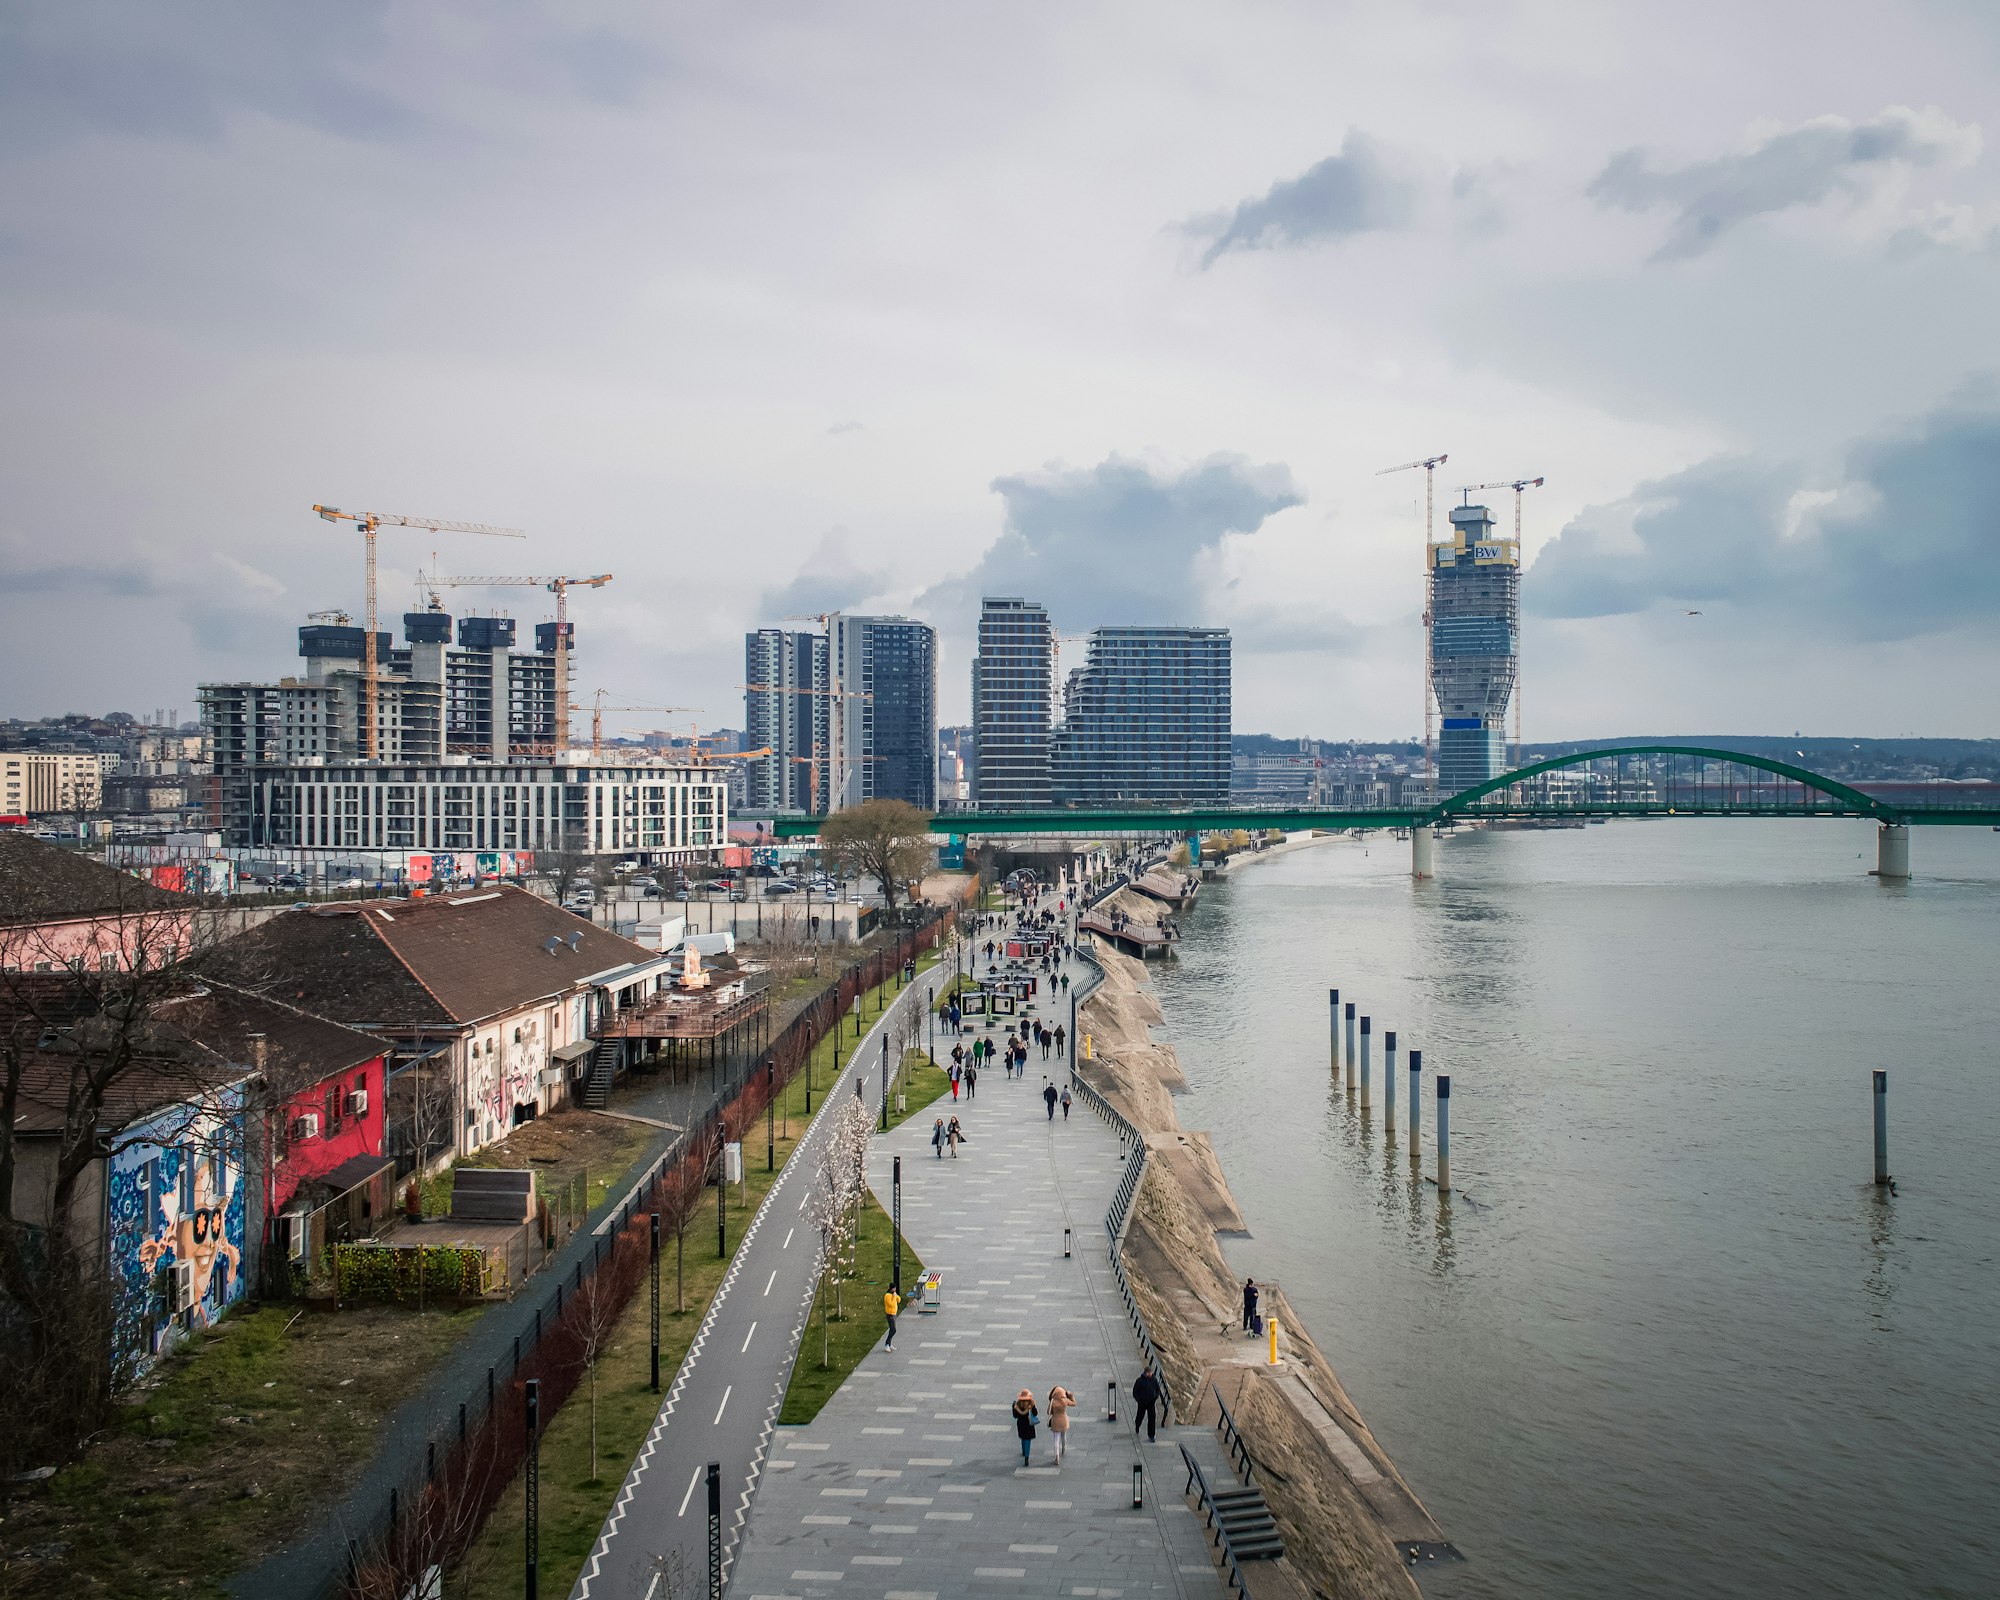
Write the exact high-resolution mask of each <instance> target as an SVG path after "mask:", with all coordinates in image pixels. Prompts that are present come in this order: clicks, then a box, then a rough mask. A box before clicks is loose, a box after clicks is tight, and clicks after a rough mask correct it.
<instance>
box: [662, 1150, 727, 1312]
mask: <svg viewBox="0 0 2000 1600" xmlns="http://www.w3.org/2000/svg"><path fill="white" fill-rule="evenodd" d="M721 1158H722V1130H721V1129H720V1128H715V1127H710V1128H706V1129H704V1130H703V1131H701V1132H700V1133H697V1134H694V1135H691V1136H690V1137H689V1139H688V1142H687V1146H686V1149H685V1150H684V1151H683V1152H682V1155H681V1158H680V1160H678V1161H676V1162H674V1163H672V1164H671V1165H670V1166H669V1167H668V1168H667V1169H666V1171H665V1172H663V1173H662V1174H661V1176H660V1226H661V1227H662V1228H664V1229H666V1230H667V1231H668V1232H669V1233H671V1234H672V1235H673V1236H674V1314H675V1315H676V1316H679V1315H681V1314H682V1313H683V1312H685V1311H686V1310H687V1273H686V1270H685V1269H686V1264H687V1234H688V1228H689V1227H690V1226H691V1225H692V1224H693V1222H694V1219H695V1215H696V1213H697V1212H699V1211H700V1210H701V1208H702V1206H701V1201H702V1196H703V1195H704V1194H706V1193H707V1191H708V1174H709V1171H710V1169H711V1168H713V1167H714V1166H715V1165H716V1164H717V1162H719V1161H720V1160H721Z"/></svg>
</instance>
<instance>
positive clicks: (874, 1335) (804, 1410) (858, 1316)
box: [778, 1196, 924, 1426]
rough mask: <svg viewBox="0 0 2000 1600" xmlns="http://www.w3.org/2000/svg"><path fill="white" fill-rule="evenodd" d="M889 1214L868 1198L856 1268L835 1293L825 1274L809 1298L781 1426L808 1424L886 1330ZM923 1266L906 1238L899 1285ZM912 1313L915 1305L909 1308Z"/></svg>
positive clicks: (910, 1285) (912, 1280)
mask: <svg viewBox="0 0 2000 1600" xmlns="http://www.w3.org/2000/svg"><path fill="white" fill-rule="evenodd" d="M891 1231H892V1230H891V1228H890V1224H889V1214H888V1213H887V1212H886V1211H884V1210H883V1209H882V1208H881V1207H880V1206H879V1205H877V1204H876V1203H875V1200H874V1198H873V1197H872V1196H871V1197H870V1198H869V1199H868V1200H867V1201H866V1202H865V1203H864V1204H863V1206H862V1210H861V1240H860V1244H859V1245H858V1247H857V1250H856V1255H855V1265H854V1271H853V1273H852V1274H851V1275H849V1276H846V1277H843V1278H842V1279H841V1281H840V1285H839V1287H838V1290H837V1291H836V1290H835V1289H834V1288H833V1287H832V1286H830V1285H829V1284H828V1283H827V1282H826V1280H825V1278H824V1277H822V1278H821V1281H820V1286H819V1293H818V1294H817V1295H816V1296H815V1298H814V1301H813V1315H812V1320H811V1321H809V1322H808V1323H807V1324H806V1331H805V1334H804V1336H803V1337H802V1338H801V1339H800V1340H799V1353H798V1356H797V1358H796V1359H795V1360H794V1361H793V1363H792V1380H791V1382H790V1383H788V1384H787V1385H786V1386H785V1403H784V1404H783V1405H782V1406H780V1407H779V1408H778V1422H779V1424H780V1425H781V1426H782V1425H790V1424H796V1423H803V1422H810V1421H812V1419H813V1418H814V1417H816V1416H818V1415H819V1413H820V1408H821V1407H822V1406H824V1405H825V1404H826V1403H827V1401H829V1400H831V1399H832V1398H833V1396H834V1392H835V1391H836V1390H838V1389H839V1388H840V1386H841V1385H842V1384H843V1383H845V1382H846V1381H847V1377H848V1374H849V1373H851V1372H853V1370H854V1369H855V1368H856V1367H858V1366H860V1365H861V1360H862V1357H864V1356H866V1355H867V1354H868V1352H869V1351H870V1350H873V1349H874V1348H875V1346H876V1344H877V1342H878V1341H879V1340H880V1339H881V1338H882V1335H883V1333H884V1332H885V1331H886V1324H884V1322H883V1320H882V1294H883V1291H884V1290H886V1289H887V1288H888V1286H889V1279H890V1273H889V1267H890V1261H889V1256H890V1235H891ZM923 1270H924V1264H923V1262H922V1260H921V1259H919V1257H918V1255H917V1253H916V1251H914V1250H913V1249H911V1248H910V1242H909V1240H907V1239H905V1240H904V1241H903V1288H904V1291H905V1292H906V1293H911V1292H913V1291H914V1290H915V1289H916V1286H917V1279H918V1277H919V1276H920V1275H921V1274H922V1273H923ZM909 1312H910V1314H912V1315H914V1314H915V1307H914V1306H912V1307H910V1308H909Z"/></svg>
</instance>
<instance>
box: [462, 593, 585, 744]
mask: <svg viewBox="0 0 2000 1600" xmlns="http://www.w3.org/2000/svg"><path fill="white" fill-rule="evenodd" d="M430 581H431V582H432V583H435V584H451V585H454V586H455V587H457V588H461V589H547V590H548V591H549V592H550V593H551V594H553V595H554V596H555V597H556V711H555V723H556V725H555V733H554V737H553V739H552V740H551V745H552V748H553V751H554V754H555V755H556V756H557V757H558V758H560V757H561V755H562V753H563V752H564V751H565V750H567V749H568V748H569V592H570V590H571V589H601V588H603V587H604V586H605V585H606V584H607V583H609V582H610V581H611V574H610V573H608V572H600V573H598V574H597V576H596V577H594V578H571V577H545V576H538V577H526V578H522V577H506V578H493V577H465V578H439V577H433V578H432V579H431V580H430Z"/></svg>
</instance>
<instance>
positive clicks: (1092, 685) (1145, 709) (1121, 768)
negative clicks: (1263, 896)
mask: <svg viewBox="0 0 2000 1600" xmlns="http://www.w3.org/2000/svg"><path fill="white" fill-rule="evenodd" d="M1229 680H1230V662H1229V630H1228V629H1227V628H1164V627H1162V628H1099V629H1097V630H1096V631H1095V632H1094V633H1092V634H1091V636H1090V642H1089V646H1088V654H1087V656H1086V657H1085V660H1084V664H1083V665H1082V666H1080V667H1078V668H1077V669H1076V670H1075V671H1074V672H1072V673H1071V674H1070V675H1069V680H1068V682H1067V683H1065V684H1064V685H1063V724H1062V727H1061V728H1060V729H1059V730H1058V731H1057V733H1056V736H1055V791H1056V799H1057V800H1058V801H1059V802H1061V803H1062V804H1065V805H1086V806H1093V805H1151V806H1187V805H1226V804H1227V803H1228V801H1229V769H1230V750H1229V721H1230V706H1229Z"/></svg>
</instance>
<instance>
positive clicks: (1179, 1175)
mask: <svg viewBox="0 0 2000 1600" xmlns="http://www.w3.org/2000/svg"><path fill="white" fill-rule="evenodd" d="M1136 899H1137V897H1135V896H1132V895H1131V893H1130V891H1124V892H1121V893H1120V894H1118V895H1116V896H1114V897H1112V901H1111V902H1110V903H1111V904H1112V905H1115V906H1119V908H1120V909H1124V910H1127V911H1129V912H1131V913H1133V914H1134V915H1141V914H1143V913H1144V907H1143V904H1142V903H1135V904H1129V905H1125V904H1121V902H1125V901H1128V900H1136ZM1095 953H1096V956H1097V959H1098V962H1099V964H1100V965H1101V966H1102V968H1103V970H1104V974H1105V981H1104V982H1103V984H1102V985H1100V986H1099V987H1098V989H1097V990H1096V991H1095V992H1093V994H1092V995H1091V997H1090V998H1089V1000H1087V1001H1086V1002H1085V1003H1084V1005H1083V1007H1082V1010H1081V1012H1080V1022H1081V1026H1082V1028H1083V1031H1084V1032H1085V1034H1086V1035H1087V1037H1088V1038H1089V1040H1090V1042H1091V1053H1090V1056H1089V1058H1088V1059H1086V1060H1085V1061H1083V1062H1082V1063H1080V1067H1079V1070H1080V1071H1081V1073H1082V1075H1083V1076H1084V1077H1085V1078H1087V1079H1088V1080H1089V1081H1090V1083H1091V1084H1092V1086H1093V1087H1095V1088H1096V1089H1098V1090H1099V1092H1101V1093H1102V1094H1104V1095H1105V1096H1106V1098H1108V1099H1109V1100H1111V1101H1112V1103H1113V1104H1114V1105H1116V1106H1117V1107H1118V1109H1119V1110H1120V1111H1121V1112H1122V1113H1123V1114H1124V1115H1125V1116H1126V1117H1127V1118H1129V1119H1130V1120H1131V1122H1132V1123H1133V1124H1134V1125H1135V1126H1136V1127H1138V1128H1139V1129H1140V1130H1141V1132H1142V1133H1143V1135H1144V1136H1145V1139H1146V1145H1147V1150H1148V1153H1149V1156H1150V1157H1151V1159H1149V1160H1148V1162H1147V1167H1146V1178H1145V1182H1144V1183H1143V1184H1142V1185H1141V1187H1140V1191H1139V1195H1138V1198H1137V1201H1136V1203H1135V1205H1134V1208H1133V1215H1132V1222H1131V1225H1130V1228H1129V1230H1128V1233H1127V1236H1126V1269H1127V1272H1128V1274H1129V1276H1130V1277H1131V1280H1132V1286H1133V1292H1134V1294H1135V1295H1137V1296H1138V1298H1139V1301H1140V1305H1141V1308H1142V1310H1143V1311H1144V1312H1145V1315H1146V1320H1147V1323H1148V1326H1149V1328H1150V1329H1151V1332H1152V1335H1153V1341H1154V1345H1155V1347H1156V1348H1157V1349H1158V1351H1159V1353H1160V1358H1161V1362H1162V1364H1163V1365H1164V1367H1165V1369H1166V1374H1167V1379H1168V1382H1169V1384H1170V1385H1171V1387H1172V1391H1173V1395H1174V1402H1175V1410H1176V1413H1177V1414H1178V1415H1179V1417H1180V1418H1181V1420H1183V1421H1189V1422H1193V1421H1203V1422H1212V1421H1213V1420H1214V1419H1215V1418H1216V1416H1217V1412H1218V1399H1217V1396H1218V1394H1219V1395H1220V1397H1221V1398H1220V1403H1221V1404H1226V1405H1227V1406H1228V1407H1229V1409H1230V1412H1231V1414H1232V1416H1233V1417H1234V1418H1235V1421H1236V1424H1237V1427H1238V1428H1239V1430H1240V1431H1241V1432H1242V1434H1243V1436H1244V1440H1245V1442H1246V1444H1247V1445H1248V1448H1249V1450H1250V1453H1251V1456H1252V1458H1253V1461H1254V1463H1255V1466H1256V1470H1257V1478H1258V1483H1259V1486H1260V1487H1261V1488H1262V1489H1263V1491H1264V1495H1265V1498H1266V1500H1267V1501H1268V1502H1269V1503H1270V1505H1271V1508H1272V1510H1273V1512H1274V1513H1275V1515H1276V1516H1277V1518H1278V1520H1279V1522H1280V1524H1281V1526H1282V1528H1283V1531H1284V1534H1285V1546H1286V1551H1287V1560H1288V1561H1289V1562H1290V1563H1291V1564H1293V1565H1295V1566H1296V1568H1297V1569H1298V1572H1299V1575H1300V1577H1301V1578H1303V1579H1304V1580H1305V1581H1306V1582H1307V1583H1308V1584H1309V1585H1310V1586H1311V1587H1313V1588H1314V1589H1316V1590H1318V1591H1320V1592H1322V1593H1327V1594H1339V1595H1350V1594H1356V1595H1370V1596H1377V1595H1379V1596H1385V1597H1386V1596H1398V1597H1402V1600H1409V1597H1411V1596H1414V1595H1416V1594H1417V1592H1418V1591H1417V1588H1416V1584H1415V1582H1414V1580H1413V1578H1412V1577H1411V1575H1410V1570H1409V1563H1408V1560H1407V1555H1406V1552H1407V1550H1408V1548H1409V1547H1410V1546H1417V1547H1420V1548H1421V1547H1426V1546H1435V1545H1442V1544H1443V1542H1444V1535H1443V1533H1442V1532H1441V1531H1440V1530H1439V1528H1438V1527H1437V1524H1436V1523H1435V1522H1434V1521H1433V1520H1432V1518H1431V1517H1430V1514H1429V1513H1428V1512H1427V1511H1426V1510H1425V1509H1424V1507H1423V1504H1422V1502H1421V1501H1419V1500H1418V1499H1417V1497H1416V1495H1415V1493H1414V1492H1413V1491H1412V1490H1411V1489H1410V1487H1409V1485H1408V1484H1406V1483H1405V1482H1404V1481H1403V1479H1402V1476H1401V1475H1400V1474H1399V1473H1398V1472H1397V1470H1396V1467H1395V1464H1394V1463H1393V1462H1392V1461H1391V1460H1390V1459H1389V1456H1388V1453H1387V1452H1386V1451H1385V1450H1384V1449H1383V1448H1382V1447H1381V1445H1380V1443H1379V1442H1378V1441H1377V1440H1376V1439H1375V1436H1374V1435H1373V1433H1372V1432H1370V1431H1369V1428H1368V1425H1367V1423H1366V1422H1365V1421H1364V1420H1363V1419H1362V1417H1361V1415H1360V1413H1359V1412H1358V1411H1357V1410H1356V1408H1355V1406H1354V1403H1353V1401H1352V1400H1351V1399H1350V1398H1349V1396H1348V1394H1347V1392H1346V1390H1345V1389H1343V1388H1342V1387H1341V1384H1340V1380H1339V1379H1338V1377H1337V1376H1336V1375H1335V1373H1334V1370H1333V1367H1332V1364H1331V1363H1330V1362H1329V1361H1328V1360H1327V1359H1326V1357H1325V1355H1324V1354H1323V1353H1322V1352H1321V1350H1320V1348H1319V1346H1318V1345H1317V1344H1316V1343H1315V1342H1314V1340H1313V1338H1312V1336H1311V1335H1310V1334H1309V1333H1308V1332H1307V1331H1306V1330H1305V1328H1304V1327H1303V1326H1302V1325H1301V1324H1300V1322H1299V1320H1298V1318H1297V1316H1296V1315H1295V1314H1294V1313H1293V1310H1292V1308H1291V1305H1290V1303H1289V1302H1288V1301H1287V1300H1286V1299H1285V1296H1284V1291H1283V1287H1282V1285H1280V1284H1278V1283H1276V1282H1272V1281H1270V1280H1266V1281H1265V1282H1263V1283H1262V1284H1261V1285H1260V1288H1261V1290H1262V1293H1263V1310H1264V1312H1265V1314H1266V1315H1267V1316H1268V1317H1271V1318H1274V1319H1275V1320H1276V1321H1277V1323H1278V1326H1279V1330H1280V1331H1279V1338H1278V1356H1279V1359H1278V1362H1277V1364H1276V1365H1275V1366H1273V1365H1271V1364H1269V1361H1268V1354H1269V1350H1268V1345H1267V1343H1266V1341H1263V1340H1251V1339H1249V1338H1247V1337H1245V1336H1244V1334H1243V1333H1242V1332H1241V1329H1240V1320H1241V1319H1240V1306H1241V1300H1240V1290H1239V1286H1238V1284H1237V1282H1236V1279H1235V1275H1234V1273H1233V1272H1232V1271H1231V1270H1230V1267H1229V1265H1228V1263H1227V1261H1226V1260H1225V1259H1224V1257H1223V1254H1222V1250H1221V1246H1220V1244H1219V1242H1218V1236H1219V1235H1220V1234H1223V1233H1231V1232H1239V1233H1240V1232H1243V1231H1246V1230H1245V1224H1244V1221H1243V1217H1242V1214H1241V1213H1240V1212H1239V1211H1238V1209H1237V1206H1236V1201H1235V1198H1234V1196H1233V1195H1231V1193H1230V1191H1229V1183H1228V1179H1227V1178H1226V1177H1225V1175H1224V1174H1223V1171H1222V1167H1221V1163H1220V1162H1219V1161H1218V1160H1217V1159H1216V1156H1215V1152H1214V1150H1213V1149H1212V1148H1211V1147H1210V1145H1209V1142H1208V1139H1207V1136H1206V1135H1204V1134H1201V1133H1191V1132H1189V1131H1187V1130H1185V1129H1183V1128H1182V1127H1181V1125H1180V1119H1179V1116H1178V1114H1177V1112H1176V1110H1175V1106H1174V1090H1175V1089H1176V1088H1185V1087H1186V1084H1187V1080H1186V1078H1185V1076H1184V1075H1183V1074H1182V1071H1181V1066H1180V1061H1179V1059H1178V1057H1177V1056H1176V1055H1175V1053H1174V1049H1173V1047H1172V1046H1171V1045H1170V1044H1167V1043H1165V1042H1164V1041H1162V1040H1159V1039H1156V1038H1155V1037H1154V1036H1153V1033H1152V1029H1153V1028H1154V1027H1155V1026H1156V1025H1158V1023H1159V1022H1160V1020H1161V1019H1160V1011H1159V1006H1158V1003H1157V1001H1156V1000H1155V999H1154V997H1153V995H1152V993H1151V991H1150V989H1149V988H1148V986H1147V983H1146V976H1145V968H1144V965H1143V964H1142V963H1141V962H1139V961H1137V960H1134V959H1132V958H1130V957H1128V956H1123V955H1120V954H1118V953H1117V952H1116V951H1112V950H1108V949H1105V948H1103V947H1102V945H1100V946H1099V948H1098V950H1097V951H1096V952H1095Z"/></svg>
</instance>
